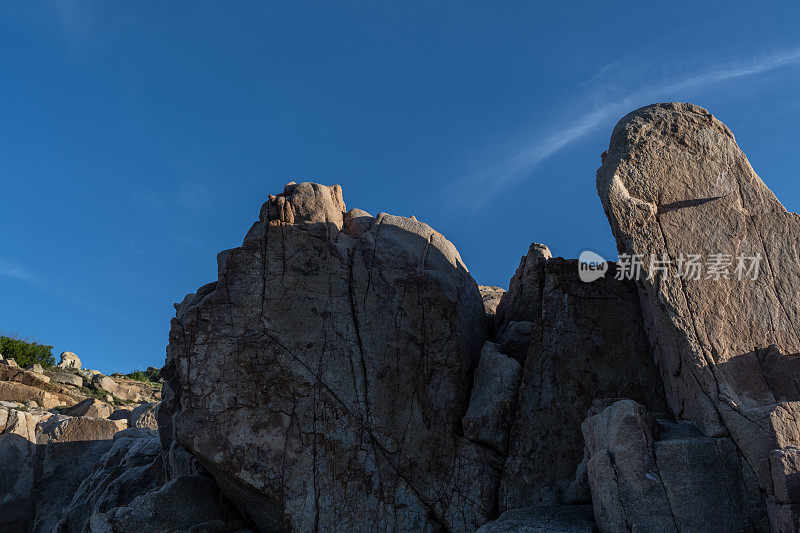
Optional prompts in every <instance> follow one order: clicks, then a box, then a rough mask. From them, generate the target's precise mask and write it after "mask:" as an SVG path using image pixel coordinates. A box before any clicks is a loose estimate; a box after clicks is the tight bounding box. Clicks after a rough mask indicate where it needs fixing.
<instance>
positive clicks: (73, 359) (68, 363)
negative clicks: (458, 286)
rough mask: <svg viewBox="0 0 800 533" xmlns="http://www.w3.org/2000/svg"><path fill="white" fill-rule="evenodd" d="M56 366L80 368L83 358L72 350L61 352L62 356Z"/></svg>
mask: <svg viewBox="0 0 800 533" xmlns="http://www.w3.org/2000/svg"><path fill="white" fill-rule="evenodd" d="M56 366H57V367H58V368H73V369H75V370H80V369H81V360H80V358H79V357H78V356H77V355H75V354H74V353H72V352H61V358H60V360H59V362H58V364H57V365H56Z"/></svg>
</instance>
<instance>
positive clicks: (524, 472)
mask: <svg viewBox="0 0 800 533" xmlns="http://www.w3.org/2000/svg"><path fill="white" fill-rule="evenodd" d="M549 257H550V252H549V250H547V248H546V247H544V246H543V245H538V244H534V245H532V246H531V249H530V250H529V252H528V255H527V256H526V257H524V258H523V259H522V262H521V263H520V266H519V268H518V269H517V272H516V274H515V275H514V277H513V278H512V280H511V289H510V290H509V292H508V294H507V295H506V297H504V299H503V301H502V302H501V305H500V309H499V310H498V318H500V319H501V320H502V322H501V324H500V326H499V328H498V329H499V330H500V331H502V332H504V333H503V334H502V335H504V336H517V335H518V332H519V331H520V330H522V329H523V328H521V327H520V326H521V325H526V328H525V331H527V332H528V334H527V336H526V337H523V339H522V340H523V342H520V341H519V340H515V341H514V342H510V341H507V340H503V341H501V347H502V346H507V347H509V349H510V350H511V352H510V353H514V354H515V356H516V357H518V358H520V359H522V360H523V361H524V370H523V374H522V381H521V383H520V386H519V392H518V400H517V403H516V408H515V414H514V417H513V420H514V421H513V424H512V426H511V435H510V447H509V452H508V458H507V460H506V461H505V466H504V467H503V475H502V479H501V484H500V491H499V492H500V493H499V508H500V510H501V511H505V510H508V509H515V508H519V507H527V506H530V505H534V504H537V503H540V502H547V501H550V502H552V501H558V500H560V499H561V500H564V499H566V500H574V499H576V498H577V499H578V500H580V499H582V498H580V497H577V495H565V494H564V493H565V491H567V489H569V487H570V485H572V484H573V481H574V479H575V471H576V469H577V468H578V466H579V465H580V463H581V460H582V459H583V454H584V450H583V439H582V436H581V430H580V425H581V422H582V421H583V419H584V418H585V416H586V412H587V410H588V409H589V408H590V407H592V404H593V403H594V402H595V400H599V399H600V400H601V399H603V398H632V399H635V400H637V401H640V402H642V403H644V404H645V405H647V406H648V407H649V408H651V409H654V410H663V409H665V405H664V401H663V392H662V386H661V380H660V379H659V376H658V371H657V369H656V366H655V364H654V363H653V360H652V354H651V350H650V346H649V344H648V342H647V337H646V335H645V331H644V328H643V324H642V318H641V312H640V310H639V304H638V298H637V295H636V288H635V286H634V284H633V283H632V282H629V281H618V280H616V279H614V277H613V272H614V270H613V269H614V267H613V266H612V267H611V268H612V270H611V273H612V274H611V275H610V276H607V277H606V278H601V279H599V280H597V281H594V282H592V283H584V282H583V281H581V280H580V279H579V278H578V265H577V261H575V260H571V261H567V260H564V259H561V258H555V259H550V258H549ZM520 345H521V346H524V351H522V352H521V353H520V352H518V348H517V347H518V346H520ZM573 488H575V487H573ZM584 493H585V491H584ZM584 498H585V495H584Z"/></svg>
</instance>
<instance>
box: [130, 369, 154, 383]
mask: <svg viewBox="0 0 800 533" xmlns="http://www.w3.org/2000/svg"><path fill="white" fill-rule="evenodd" d="M125 377H126V378H128V379H133V380H136V381H144V382H145V383H159V382H160V381H161V375H160V373H159V371H158V370H153V371H152V372H148V371H147V370H135V371H133V372H131V373H130V374H125Z"/></svg>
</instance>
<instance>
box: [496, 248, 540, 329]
mask: <svg viewBox="0 0 800 533" xmlns="http://www.w3.org/2000/svg"><path fill="white" fill-rule="evenodd" d="M552 257H553V255H552V254H551V253H550V249H549V248H548V247H547V246H545V245H544V244H539V243H538V242H534V243H532V244H531V246H530V248H529V249H528V253H527V254H525V255H523V256H522V259H521V260H520V262H519V266H518V267H517V271H516V273H515V274H514V276H513V277H512V278H511V282H510V283H509V286H508V292H507V293H506V294H504V295H503V297H502V299H501V301H500V304H499V305H498V307H497V323H498V325H500V326H501V328H502V327H504V326H506V325H508V324H509V323H511V322H519V321H530V320H532V318H538V317H541V315H542V308H541V305H542V290H543V289H544V263H545V262H546V261H547V260H548V259H551V258H552Z"/></svg>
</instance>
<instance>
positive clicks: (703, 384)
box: [597, 104, 800, 529]
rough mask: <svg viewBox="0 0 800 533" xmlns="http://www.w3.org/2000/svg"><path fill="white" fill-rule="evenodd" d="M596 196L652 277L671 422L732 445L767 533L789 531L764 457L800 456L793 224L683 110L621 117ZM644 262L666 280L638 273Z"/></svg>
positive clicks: (713, 129)
mask: <svg viewBox="0 0 800 533" xmlns="http://www.w3.org/2000/svg"><path fill="white" fill-rule="evenodd" d="M597 188H598V192H599V194H600V198H601V200H602V202H603V207H604V208H605V211H606V214H607V216H608V219H609V221H610V223H611V228H612V230H613V233H614V236H615V237H616V239H617V246H618V248H619V250H620V252H621V253H622V254H627V255H631V256H632V255H635V254H641V256H643V257H644V258H645V265H644V266H645V270H648V269H649V270H650V272H645V274H644V275H643V276H642V280H641V281H640V283H639V295H640V298H641V302H642V310H643V314H644V321H645V327H646V329H647V331H648V334H649V338H650V342H651V344H652V346H653V349H654V353H655V357H656V361H657V362H658V364H659V366H660V369H661V374H662V376H663V379H664V383H665V388H666V394H667V399H668V401H669V405H670V407H671V409H672V411H673V413H674V414H675V415H677V416H679V417H681V418H685V419H688V420H690V421H693V422H695V423H696V424H697V426H698V427H699V428H700V429H701V430H702V432H703V433H704V434H705V435H706V436H708V437H722V436H726V435H730V436H731V437H732V438H733V440H734V442H735V443H736V445H737V448H738V450H739V452H740V453H741V454H742V456H743V458H744V459H745V461H743V462H742V465H743V469H744V470H745V474H746V476H747V477H750V478H753V477H758V481H759V483H760V485H761V489H762V490H763V491H765V492H766V493H767V494H768V504H769V507H770V516H771V517H772V518H773V527H776V528H778V529H780V527H782V526H781V525H780V524H781V523H784V522H785V523H788V524H793V525H792V526H791V529H794V527H795V526H796V524H797V516H796V511H793V510H792V509H796V508H797V506H796V505H795V506H794V507H793V505H794V504H796V503H798V502H800V499H798V498H797V497H796V496H795V495H792V496H791V497H786V495H784V497H779V496H778V494H777V493H773V487H774V486H776V485H780V484H781V483H783V482H784V480H785V478H786V476H797V475H798V474H797V472H796V471H791V469H789V471H785V469H783V468H778V469H771V468H770V461H771V458H772V457H773V456H774V455H775V454H774V453H773V452H771V450H781V449H785V448H787V447H791V446H797V445H798V444H800V431H799V430H800V425H798V419H800V418H799V417H798V415H800V409H798V407H800V403H798V400H800V388H798V378H800V358H798V357H796V356H795V355H790V356H787V355H783V354H796V353H797V352H798V351H800V335H798V332H800V320H799V319H800V292H798V291H797V287H798V282H800V246H798V242H799V240H798V238H799V237H800V219H799V218H798V216H797V215H796V214H794V213H788V212H787V211H786V209H785V208H784V207H783V206H782V205H781V203H780V202H779V201H778V200H777V199H776V198H775V195H773V194H772V192H771V191H770V190H769V189H768V188H767V187H766V185H764V183H763V182H762V181H761V179H760V178H759V177H758V175H756V173H755V172H754V171H753V169H752V167H751V166H750V163H749V162H748V161H747V158H746V157H745V155H744V154H743V153H742V151H741V150H740V149H739V147H738V146H737V144H736V141H735V139H734V137H733V134H732V133H731V132H730V130H728V128H727V127H725V125H724V124H722V123H721V122H720V121H719V120H717V119H716V118H714V117H713V116H712V115H711V114H710V113H708V112H707V111H706V110H705V109H702V108H700V107H697V106H694V105H691V104H656V105H652V106H648V107H645V108H642V109H639V110H637V111H634V112H633V113H631V114H629V115H627V116H626V117H625V118H623V119H622V120H621V121H620V123H619V124H618V125H617V126H616V128H615V129H614V132H613V135H612V137H611V143H610V146H609V150H608V152H607V153H606V154H604V157H603V165H602V166H601V167H600V169H599V170H598V172H597ZM689 254H694V255H698V256H700V257H701V258H702V263H703V265H704V266H705V270H704V271H703V273H702V275H700V276H699V277H698V276H695V275H694V273H692V275H688V274H689V273H688V272H687V271H686V269H684V272H681V270H680V266H681V258H682V257H683V259H684V261H685V260H686V259H687V256H688V255H689ZM651 256H654V257H656V258H658V259H659V260H661V259H666V260H667V261H668V262H669V265H668V267H667V268H666V269H665V270H664V269H659V270H658V271H656V270H655V269H654V268H650V267H649V265H648V264H647V263H648V261H649V258H650V257H651ZM720 256H723V257H720ZM755 258H760V261H759V262H758V266H759V270H758V272H757V275H754V273H753V272H752V271H750V270H749V267H750V266H751V264H752V263H753V262H754V261H755ZM740 262H741V266H740ZM710 265H716V267H714V266H710ZM723 265H724V268H722V267H723ZM684 266H685V263H684ZM738 268H741V269H742V270H741V271H739V270H738ZM720 271H723V274H724V275H723V274H720ZM647 274H651V275H647ZM776 476H777V479H776ZM787 516H788V517H789V518H786V517H787Z"/></svg>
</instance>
